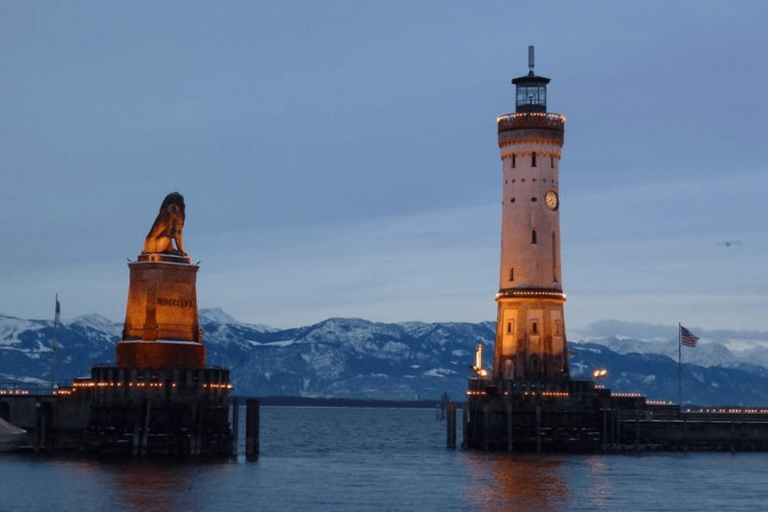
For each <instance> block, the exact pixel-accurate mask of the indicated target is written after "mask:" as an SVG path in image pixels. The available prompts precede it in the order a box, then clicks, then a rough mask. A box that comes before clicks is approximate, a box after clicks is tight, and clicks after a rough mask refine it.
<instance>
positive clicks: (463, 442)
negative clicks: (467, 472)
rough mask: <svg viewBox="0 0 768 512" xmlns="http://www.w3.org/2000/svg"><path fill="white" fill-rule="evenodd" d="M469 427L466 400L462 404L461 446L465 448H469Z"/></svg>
mask: <svg viewBox="0 0 768 512" xmlns="http://www.w3.org/2000/svg"><path fill="white" fill-rule="evenodd" d="M467 427H468V413H467V402H464V403H463V404H462V406H461V447H462V448H463V449H465V450H466V449H467V448H469V446H468V444H467Z"/></svg>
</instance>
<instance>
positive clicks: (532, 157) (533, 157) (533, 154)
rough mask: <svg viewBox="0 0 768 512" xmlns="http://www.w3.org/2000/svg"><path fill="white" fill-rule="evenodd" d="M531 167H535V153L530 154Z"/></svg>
mask: <svg viewBox="0 0 768 512" xmlns="http://www.w3.org/2000/svg"><path fill="white" fill-rule="evenodd" d="M531 167H536V152H535V151H534V152H533V153H531Z"/></svg>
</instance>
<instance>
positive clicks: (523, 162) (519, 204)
mask: <svg viewBox="0 0 768 512" xmlns="http://www.w3.org/2000/svg"><path fill="white" fill-rule="evenodd" d="M520 80H521V79H515V80H513V83H516V84H517V85H518V94H517V97H518V109H519V110H518V112H516V113H514V114H505V115H502V116H500V117H498V118H497V125H498V144H499V149H500V152H501V161H502V175H503V176H502V221H501V259H500V263H501V266H500V273H499V293H498V294H497V295H496V302H497V304H498V315H497V327H496V347H495V350H494V358H493V378H494V379H496V380H502V381H507V380H522V381H542V380H548V381H551V380H559V379H565V378H567V377H568V358H567V350H568V348H567V342H566V336H565V316H564V313H563V304H564V303H565V294H564V293H563V289H562V275H561V262H560V204H559V197H560V195H559V184H560V183H559V169H560V158H561V149H562V146H563V134H564V127H565V117H564V116H562V115H560V114H553V113H549V112H546V100H545V99H543V100H541V101H540V102H539V103H536V102H535V100H534V102H533V103H532V102H531V101H528V98H527V97H525V95H522V94H521V91H520V87H521V86H520V84H519V83H518V82H519V81H520ZM523 82H524V84H523V85H524V86H525V87H531V86H532V84H533V86H535V87H536V88H537V89H536V90H537V91H543V93H544V94H543V96H542V98H546V83H548V82H549V79H548V78H543V77H537V76H535V75H533V74H532V73H531V74H530V75H529V76H528V77H526V78H525V79H524V80H523ZM521 99H522V100H523V101H522V103H523V105H522V107H524V108H522V110H523V111H522V112H521V111H520V109H521ZM526 110H528V111H526ZM530 110H534V111H530Z"/></svg>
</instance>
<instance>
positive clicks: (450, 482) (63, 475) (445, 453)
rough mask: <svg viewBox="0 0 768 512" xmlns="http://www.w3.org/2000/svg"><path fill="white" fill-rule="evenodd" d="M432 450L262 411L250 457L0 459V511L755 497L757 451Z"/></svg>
mask: <svg viewBox="0 0 768 512" xmlns="http://www.w3.org/2000/svg"><path fill="white" fill-rule="evenodd" d="M244 412H245V411H244V410H243V411H242V413H241V415H240V419H241V420H242V419H243V418H244V416H245V414H244ZM240 432H241V433H242V432H244V429H243V428H242V427H241V430H240ZM459 435H460V434H459ZM241 437H242V436H241ZM241 445H242V440H241ZM444 446H445V423H444V422H438V421H435V412H434V411H429V410H399V409H337V408H293V407H262V410H261V456H260V457H259V459H258V461H257V462H253V463H250V462H246V461H245V460H244V459H243V458H242V457H241V458H239V459H238V460H233V461H229V462H219V463H203V464H180V463H167V462H152V461H149V462H130V461H124V462H120V463H117V462H107V461H94V460H89V459H71V458H49V457H35V456H32V455H15V454H0V511H3V512H5V511H9V512H10V511H28V510H41V511H42V510H56V511H61V512H68V511H73V512H74V511H78V512H80V511H105V510H110V511H112V510H114V511H154V510H158V511H163V512H171V511H176V510H179V511H189V512H194V511H208V510H217V511H218V510H290V511H293V510H297V509H298V510H302V511H309V510H332V511H359V510H441V511H442V510H461V511H464V510H471V511H477V510H479V511H486V510H487V511H494V512H496V511H504V510H510V511H524V510H525V511H561V510H568V511H570V510H637V511H643V510H648V511H651V510H653V511H661V510H670V511H671V510H675V511H679V510H696V511H707V510H711V511H722V510H726V509H727V510H729V511H736V510H750V511H751V510H761V509H764V508H765V507H766V503H768V485H766V484H768V454H751V453H741V454H736V455H732V454H730V453H712V454H706V453H705V454H701V453H698V454H682V453H679V454H678V453H675V454H643V455H611V456H602V455H599V456H598V455H594V456H570V455H563V456H560V455H558V456H536V455H509V454H489V453H478V452H464V451H462V450H460V449H457V450H455V451H454V450H446V449H445V447H444ZM241 451H242V449H241Z"/></svg>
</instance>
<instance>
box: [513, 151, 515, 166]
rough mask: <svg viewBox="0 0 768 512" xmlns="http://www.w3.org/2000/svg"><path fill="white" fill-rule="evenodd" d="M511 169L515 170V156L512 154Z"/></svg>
mask: <svg viewBox="0 0 768 512" xmlns="http://www.w3.org/2000/svg"><path fill="white" fill-rule="evenodd" d="M512 168H513V169H514V168H515V154H514V153H512Z"/></svg>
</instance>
